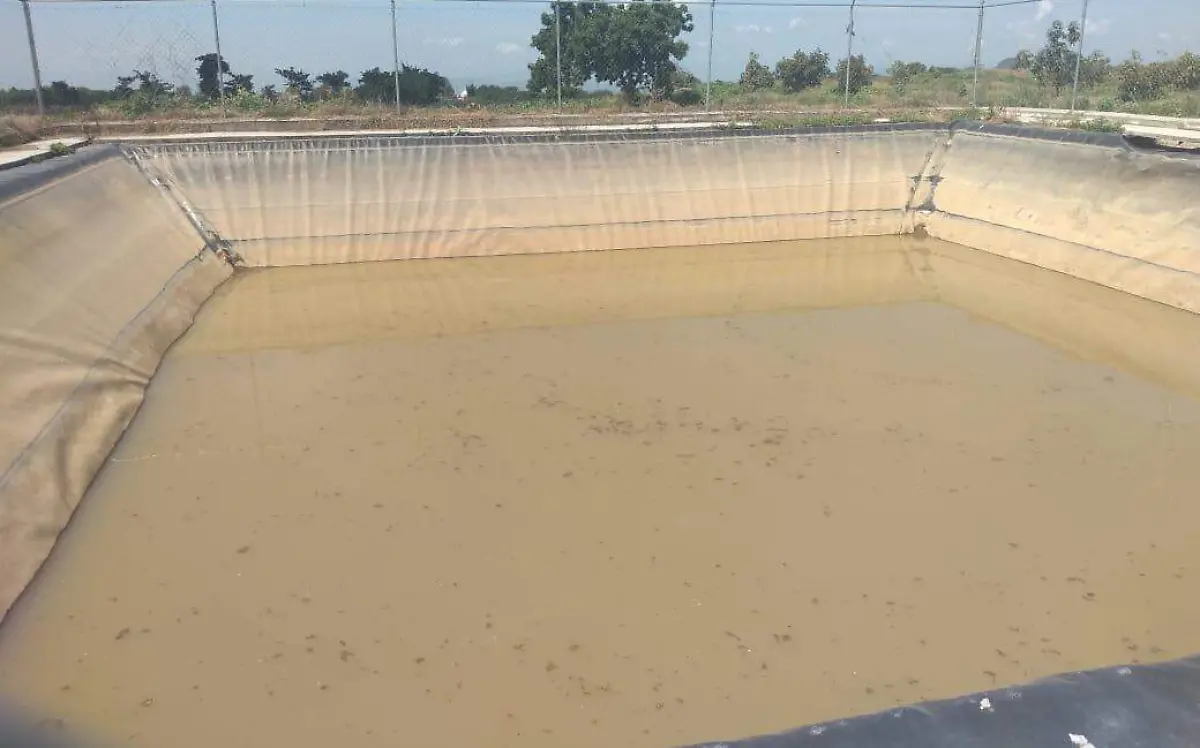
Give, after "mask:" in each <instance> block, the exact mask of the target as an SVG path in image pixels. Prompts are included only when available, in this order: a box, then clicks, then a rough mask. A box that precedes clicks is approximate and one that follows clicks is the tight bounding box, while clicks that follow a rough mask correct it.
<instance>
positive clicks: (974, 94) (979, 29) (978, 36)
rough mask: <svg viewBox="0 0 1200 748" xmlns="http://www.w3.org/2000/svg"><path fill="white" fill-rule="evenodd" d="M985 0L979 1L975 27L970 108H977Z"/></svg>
mask: <svg viewBox="0 0 1200 748" xmlns="http://www.w3.org/2000/svg"><path fill="white" fill-rule="evenodd" d="M984 2H985V0H979V24H978V25H977V26H976V27H975V82H974V83H973V84H972V85H971V106H972V107H977V106H979V57H980V54H981V53H982V52H983V8H984Z"/></svg>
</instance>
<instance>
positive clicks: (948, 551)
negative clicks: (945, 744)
mask: <svg viewBox="0 0 1200 748" xmlns="http://www.w3.org/2000/svg"><path fill="white" fill-rule="evenodd" d="M1198 341H1200V324H1198V320H1197V318H1195V317H1193V316H1191V315H1187V314H1185V313H1181V312H1177V311H1175V310H1171V309H1167V308H1165V307H1161V306H1157V305H1154V304H1150V303H1147V302H1141V301H1138V300H1136V299H1133V298H1132V297H1128V296H1123V295H1121V294H1118V293H1115V292H1111V291H1108V290H1105V289H1101V288H1098V287H1096V286H1092V285H1089V284H1086V283H1082V282H1079V281H1075V280H1072V279H1069V278H1066V277H1064V276H1059V275H1055V274H1052V273H1047V272H1044V271H1039V270H1036V269H1033V268H1030V267H1028V266H1024V265H1019V264H1014V263H1010V262H1007V261H1001V260H998V259H996V258H992V257H990V256H987V255H984V254H981V253H978V252H975V251H973V250H969V249H965V248H962V247H956V246H952V245H946V244H940V243H936V242H932V241H908V242H901V241H899V240H897V239H875V240H869V241H868V240H845V241H837V242H809V243H803V244H771V245H748V246H741V247H708V248H694V249H664V250H645V251H631V252H611V253H588V254H577V255H576V254H571V255H544V256H536V257H507V258H487V259H478V260H428V261H407V262H395V263H376V264H363V265H344V266H326V267H310V268H288V269H275V270H269V271H259V272H246V273H244V274H241V275H239V276H237V277H235V278H234V279H233V280H232V281H231V282H230V283H229V284H227V285H226V286H225V287H223V288H222V289H221V290H220V291H219V292H218V295H217V297H215V298H214V299H213V300H212V301H211V302H210V303H209V305H208V306H207V307H206V308H205V309H204V310H203V312H202V313H201V315H200V317H199V319H198V320H197V323H196V325H195V327H194V328H193V329H192V330H191V331H190V332H189V333H188V334H187V335H186V336H185V338H184V339H182V340H181V341H180V342H179V343H178V344H177V345H176V347H175V348H174V349H173V350H172V351H171V353H170V355H169V356H168V357H167V359H166V360H165V362H164V363H163V366H162V368H161V370H160V372H159V374H158V375H157V377H156V379H155V380H154V383H153V385H152V386H151V388H150V391H149V394H148V398H147V400H146V403H145V406H144V407H143V409H142V411H141V413H140V414H139V415H138V417H137V419H136V421H135V422H134V424H133V425H132V427H131V428H130V430H129V432H128V433H127V434H126V436H125V438H124V439H123V440H122V442H121V444H120V445H119V447H118V448H117V449H116V451H115V452H114V454H113V455H112V457H111V459H110V461H109V463H108V465H107V466H106V467H105V469H104V470H103V472H102V473H101V475H100V476H99V477H98V478H97V480H96V481H95V483H94V484H93V485H92V487H91V490H90V493H89V495H88V497H87V499H86V500H85V502H84V504H83V507H82V508H81V510H80V511H79V513H78V514H77V516H76V517H75V519H74V520H73V522H72V525H71V527H70V528H69V530H68V531H67V533H66V534H65V535H64V537H63V538H62V541H61V542H60V544H59V546H58V547H57V548H56V549H55V552H54V554H53V556H52V558H51V560H50V561H49V562H48V565H47V566H46V567H45V568H44V569H43V572H42V573H41V574H40V575H39V578H38V579H37V580H36V582H35V584H34V586H33V587H32V588H31V589H30V590H29V591H28V592H27V594H26V595H25V596H24V597H23V599H22V600H21V601H20V602H19V604H18V606H17V607H16V608H15V609H14V611H13V612H12V613H11V614H10V616H9V619H8V620H7V621H6V622H5V624H4V626H3V627H2V629H0V694H2V695H3V696H4V697H6V698H9V699H11V700H14V701H16V702H17V703H19V704H22V705H24V706H25V707H26V708H27V709H29V710H30V711H31V712H32V713H35V714H38V715H45V716H46V717H48V718H51V719H58V720H62V723H63V724H64V725H65V726H66V729H74V730H79V731H82V732H85V733H88V734H90V735H93V736H102V737H105V738H108V739H110V740H112V741H114V742H118V743H129V744H133V745H145V746H177V747H179V748H192V747H196V748H199V747H200V746H204V747H205V748H207V747H208V746H213V745H226V746H252V745H254V746H260V745H288V746H314V747H315V746H327V745H361V746H372V745H380V746H382V745H397V744H405V745H428V746H436V745H446V746H451V745H453V746H462V745H497V746H499V745H521V746H559V745H579V746H586V745H594V746H601V745H605V746H609V745H647V746H649V745H670V744H678V743H686V742H689V741H699V740H705V739H718V738H731V737H737V736H745V735H750V734H755V733H762V732H768V731H774V730H780V729H784V728H788V727H793V726H797V725H800V724H803V723H806V722H812V721H817V720H824V719H830V718H835V717H841V716H846V715H851V714H858V713H864V712H870V711H873V710H878V709H882V708H886V707H889V706H892V705H895V704H904V703H909V702H913V701H918V700H922V699H929V698H938V697H949V696H954V695H958V694H961V693H964V692H968V691H974V690H980V689H987V688H991V687H996V686H1002V685H1006V684H1014V683H1019V682H1024V681H1028V680H1030V679H1033V678H1037V677H1039V676H1044V675H1048V674H1051V673H1056V672H1061V671H1064V670H1072V669H1080V668H1091V667H1097V666H1103V665H1112V664H1118V663H1127V662H1134V661H1141V662H1149V661H1156V660H1165V659H1169V658H1173V657H1178V656H1182V655H1186V654H1190V653H1193V652H1196V651H1198V650H1200V597H1197V596H1196V595H1195V586H1196V584H1197V581H1198V579H1200V505H1198V504H1197V502H1196V501H1195V497H1196V496H1197V495H1200V460H1197V459H1196V456H1197V451H1196V445H1197V444H1200V399H1197V393H1200V386H1198V383H1200V376H1198V373H1200V344H1198Z"/></svg>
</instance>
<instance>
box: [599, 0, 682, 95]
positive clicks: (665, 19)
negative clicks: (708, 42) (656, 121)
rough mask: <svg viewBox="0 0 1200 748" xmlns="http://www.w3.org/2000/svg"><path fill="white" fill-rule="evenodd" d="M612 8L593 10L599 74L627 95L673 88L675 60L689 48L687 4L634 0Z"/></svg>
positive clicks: (661, 92)
mask: <svg viewBox="0 0 1200 748" xmlns="http://www.w3.org/2000/svg"><path fill="white" fill-rule="evenodd" d="M608 7H610V8H611V12H608V13H599V14H593V16H592V17H591V21H590V24H589V25H591V26H593V27H594V28H595V36H594V42H595V43H596V44H595V46H593V47H592V55H593V62H594V65H595V69H594V71H593V73H594V75H595V77H596V80H598V81H601V82H604V83H611V84H613V85H615V86H616V87H617V88H619V89H620V90H621V93H623V94H625V98H626V100H628V101H633V100H634V99H635V98H637V92H638V91H639V90H640V89H643V88H645V89H649V90H650V91H651V93H652V94H653V96H654V97H655V98H662V97H665V96H670V95H671V92H672V91H674V76H675V70H676V64H677V63H678V61H680V60H682V59H683V57H684V56H685V55H686V54H687V51H688V45H687V42H684V41H680V39H679V35H680V34H682V33H684V32H690V31H691V30H692V14H691V12H690V11H689V10H688V7H687V6H686V5H676V4H675V3H673V2H670V0H634V2H631V3H628V4H625V5H616V6H608Z"/></svg>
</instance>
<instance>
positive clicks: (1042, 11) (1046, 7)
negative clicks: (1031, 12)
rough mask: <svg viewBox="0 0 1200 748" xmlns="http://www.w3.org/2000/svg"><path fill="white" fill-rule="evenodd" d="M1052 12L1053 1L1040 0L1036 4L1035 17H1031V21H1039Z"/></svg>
mask: <svg viewBox="0 0 1200 748" xmlns="http://www.w3.org/2000/svg"><path fill="white" fill-rule="evenodd" d="M1053 12H1054V0H1042V1H1041V2H1040V3H1038V4H1037V15H1035V16H1034V17H1033V20H1035V21H1040V20H1042V19H1043V18H1045V17H1046V16H1048V15H1050V14H1051V13H1053Z"/></svg>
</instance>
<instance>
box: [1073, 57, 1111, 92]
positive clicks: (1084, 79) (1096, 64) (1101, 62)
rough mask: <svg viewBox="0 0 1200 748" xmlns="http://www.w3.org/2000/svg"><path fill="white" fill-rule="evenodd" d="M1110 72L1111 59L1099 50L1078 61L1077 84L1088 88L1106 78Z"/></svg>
mask: <svg viewBox="0 0 1200 748" xmlns="http://www.w3.org/2000/svg"><path fill="white" fill-rule="evenodd" d="M1111 74H1112V60H1110V59H1108V55H1106V54H1104V53H1103V52H1100V51H1099V50H1097V51H1095V52H1093V53H1091V54H1090V55H1088V56H1087V57H1084V58H1083V59H1082V60H1080V62H1079V85H1081V86H1084V87H1087V88H1090V87H1091V86H1096V85H1099V84H1101V83H1103V82H1104V81H1106V80H1108V77H1109V76H1110V75H1111Z"/></svg>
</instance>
